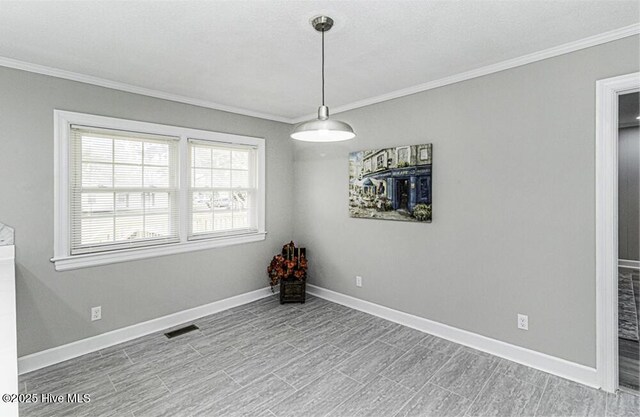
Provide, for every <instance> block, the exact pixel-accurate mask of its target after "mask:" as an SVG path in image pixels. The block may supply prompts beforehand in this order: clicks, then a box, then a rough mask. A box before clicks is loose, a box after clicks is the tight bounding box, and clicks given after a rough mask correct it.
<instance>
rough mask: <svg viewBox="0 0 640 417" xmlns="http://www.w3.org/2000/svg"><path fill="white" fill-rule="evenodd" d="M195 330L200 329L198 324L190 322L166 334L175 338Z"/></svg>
mask: <svg viewBox="0 0 640 417" xmlns="http://www.w3.org/2000/svg"><path fill="white" fill-rule="evenodd" d="M194 330H198V326H196V325H195V324H190V325H188V326H185V327H181V328H179V329H176V330H171V331H170V332H167V333H165V334H164V335H165V336H167V337H168V338H169V339H173V338H174V337H177V336H181V335H183V334H185V333H189V332H192V331H194Z"/></svg>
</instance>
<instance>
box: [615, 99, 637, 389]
mask: <svg viewBox="0 0 640 417" xmlns="http://www.w3.org/2000/svg"><path fill="white" fill-rule="evenodd" d="M639 100H640V93H638V92H635V93H626V94H620V95H619V96H618V383H619V386H620V388H621V389H626V390H630V391H633V392H635V393H638V392H639V387H640V343H639V341H640V337H639V334H638V323H639V322H640V314H639V311H640V248H639V243H640V226H639V224H640V221H639V220H640V195H639V191H640V127H639V124H640V103H639Z"/></svg>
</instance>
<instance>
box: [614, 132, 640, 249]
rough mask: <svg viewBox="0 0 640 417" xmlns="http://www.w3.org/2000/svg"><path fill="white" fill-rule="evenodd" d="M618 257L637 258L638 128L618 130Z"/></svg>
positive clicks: (639, 229) (639, 217)
mask: <svg viewBox="0 0 640 417" xmlns="http://www.w3.org/2000/svg"><path fill="white" fill-rule="evenodd" d="M618 213H619V216H618V249H619V253H618V258H620V259H628V260H632V261H640V245H639V243H640V129H639V128H638V126H636V127H627V128H624V129H620V130H619V131H618Z"/></svg>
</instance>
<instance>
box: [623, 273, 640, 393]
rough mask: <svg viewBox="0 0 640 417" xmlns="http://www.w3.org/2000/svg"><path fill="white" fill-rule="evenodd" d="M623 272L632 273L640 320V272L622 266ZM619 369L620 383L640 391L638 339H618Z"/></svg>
mask: <svg viewBox="0 0 640 417" xmlns="http://www.w3.org/2000/svg"><path fill="white" fill-rule="evenodd" d="M620 272H622V273H630V274H631V280H632V283H633V289H634V296H635V302H636V313H637V314H638V322H640V272H639V271H637V270H633V269H625V268H620ZM618 371H619V378H620V385H621V386H622V387H625V388H626V389H629V390H631V391H635V392H637V393H640V343H638V341H637V340H627V339H623V338H619V339H618Z"/></svg>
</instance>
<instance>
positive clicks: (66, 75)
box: [0, 57, 290, 123]
mask: <svg viewBox="0 0 640 417" xmlns="http://www.w3.org/2000/svg"><path fill="white" fill-rule="evenodd" d="M0 67H7V68H14V69H19V70H22V71H28V72H33V73H36V74H43V75H49V76H51V77H56V78H63V79H65V80H71V81H77V82H80V83H85V84H91V85H97V86H99V87H105V88H111V89H113V90H119V91H126V92H128V93H134V94H140V95H143V96H147V97H155V98H160V99H163V100H169V101H175V102H177V103H184V104H191V105H193V106H198V107H205V108H208V109H214V110H220V111H225V112H229V113H235V114H242V115H244V116H250V117H257V118H260V119H267V120H274V121H276V122H284V123H290V121H289V119H288V118H286V117H282V116H277V115H273V114H268V113H262V112H257V111H253V110H247V109H242V108H239V107H234V106H227V105H226V104H220V103H216V102H213V101H208V100H203V99H199V98H194V97H187V96H183V95H180V94H173V93H168V92H166V91H161V90H156V89H153V88H145V87H140V86H136V85H132V84H126V83H123V82H119V81H113V80H108V79H106V78H100V77H94V76H92V75H85V74H81V73H79V72H73V71H66V70H62V69H59V68H54V67H49V66H46V65H39V64H33V63H31V62H26V61H19V60H17V59H12V58H6V57H0Z"/></svg>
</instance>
